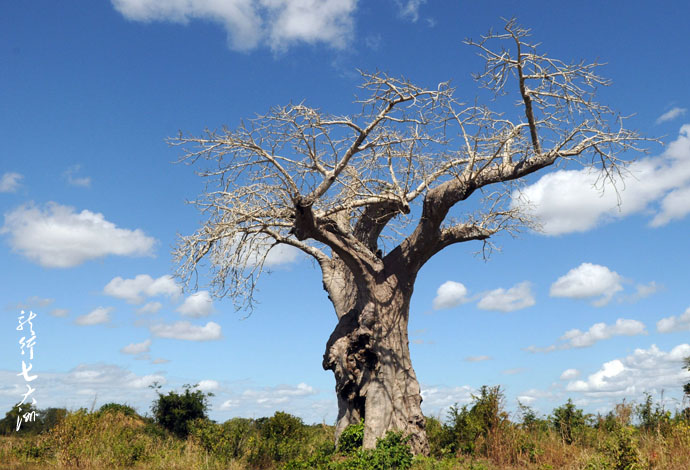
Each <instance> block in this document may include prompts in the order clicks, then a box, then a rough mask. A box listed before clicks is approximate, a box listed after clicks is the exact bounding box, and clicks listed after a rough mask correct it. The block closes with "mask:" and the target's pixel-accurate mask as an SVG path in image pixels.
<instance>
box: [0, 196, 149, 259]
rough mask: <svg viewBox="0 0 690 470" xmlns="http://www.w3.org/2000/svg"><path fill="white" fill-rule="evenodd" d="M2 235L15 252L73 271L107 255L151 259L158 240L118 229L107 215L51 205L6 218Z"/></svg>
mask: <svg viewBox="0 0 690 470" xmlns="http://www.w3.org/2000/svg"><path fill="white" fill-rule="evenodd" d="M0 233H2V234H9V236H10V245H11V246H12V248H13V249H14V250H15V251H18V252H19V253H21V254H22V255H24V256H26V257H27V258H29V259H30V260H32V261H34V262H37V263H38V264H40V265H41V266H45V267H48V268H71V267H73V266H77V265H79V264H82V263H84V262H86V261H88V260H92V259H98V258H102V257H104V256H107V255H119V256H150V255H151V254H152V250H153V246H154V244H155V240H154V239H153V238H151V237H148V236H146V235H145V234H144V232H142V231H141V230H139V229H136V230H127V229H121V228H118V227H117V226H116V225H115V224H113V223H112V222H109V221H107V220H106V219H105V217H104V216H103V214H99V213H95V212H91V211H88V210H83V211H81V212H79V213H77V212H75V211H74V208H72V207H68V206H62V205H60V204H57V203H54V202H51V203H48V204H47V206H46V207H45V209H41V208H39V207H36V206H34V205H32V204H28V205H24V206H21V207H18V208H17V209H15V210H13V211H11V212H9V213H7V214H5V225H4V226H3V227H2V229H0Z"/></svg>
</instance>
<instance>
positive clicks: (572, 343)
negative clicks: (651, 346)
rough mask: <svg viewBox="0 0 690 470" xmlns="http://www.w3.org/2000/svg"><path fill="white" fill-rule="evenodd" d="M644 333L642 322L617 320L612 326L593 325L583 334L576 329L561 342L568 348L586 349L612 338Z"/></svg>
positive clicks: (566, 334) (568, 333) (570, 331)
mask: <svg viewBox="0 0 690 470" xmlns="http://www.w3.org/2000/svg"><path fill="white" fill-rule="evenodd" d="M646 333H647V331H646V330H645V326H644V324H643V323H642V322H639V321H637V320H628V319H625V318H619V319H618V320H616V323H615V324H613V325H607V324H606V323H595V324H594V325H592V326H591V327H590V328H589V330H587V331H585V332H582V331H580V330H578V329H573V330H569V331H566V333H565V334H564V335H563V336H562V337H561V340H562V341H566V346H567V347H568V348H586V347H589V346H592V345H593V344H594V343H597V342H599V341H602V340H605V339H609V338H612V337H613V336H635V335H643V334H646Z"/></svg>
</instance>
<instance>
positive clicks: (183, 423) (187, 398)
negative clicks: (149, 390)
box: [151, 384, 213, 439]
mask: <svg viewBox="0 0 690 470" xmlns="http://www.w3.org/2000/svg"><path fill="white" fill-rule="evenodd" d="M153 388H155V389H156V390H157V393H158V400H156V401H155V402H154V403H153V406H152V407H151V411H152V412H153V417H154V419H155V420H156V422H157V423H158V424H160V425H161V426H163V427H164V428H165V429H167V430H168V431H170V432H172V433H173V434H175V435H176V436H178V437H180V438H182V439H185V438H186V437H187V435H188V434H189V424H190V423H191V422H192V421H194V420H195V419H206V418H207V416H206V412H207V411H208V398H209V397H212V396H213V394H212V393H204V392H202V391H201V390H194V391H192V389H193V388H194V387H192V386H191V385H184V387H183V388H184V393H179V394H178V393H177V392H175V391H170V392H168V394H167V395H163V394H162V393H160V392H159V391H158V389H159V388H160V386H158V385H157V384H154V385H153Z"/></svg>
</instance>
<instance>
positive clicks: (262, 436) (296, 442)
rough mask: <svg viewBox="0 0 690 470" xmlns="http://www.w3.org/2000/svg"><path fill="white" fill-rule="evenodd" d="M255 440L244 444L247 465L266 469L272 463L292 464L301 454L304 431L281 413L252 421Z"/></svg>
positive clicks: (296, 420)
mask: <svg viewBox="0 0 690 470" xmlns="http://www.w3.org/2000/svg"><path fill="white" fill-rule="evenodd" d="M255 425H256V427H257V429H258V436H250V438H249V441H248V442H247V447H248V455H247V461H248V463H249V464H250V465H251V466H252V468H257V467H258V468H266V467H269V466H271V465H272V464H273V463H274V462H278V463H285V462H288V461H290V460H294V459H296V458H298V457H300V455H301V454H302V453H303V452H304V450H305V443H306V437H307V427H306V426H305V425H304V423H303V422H302V420H301V419H300V418H298V417H296V416H292V415H291V414H288V413H283V412H282V411H276V413H275V414H274V415H273V416H271V417H270V418H260V419H257V420H256V421H255Z"/></svg>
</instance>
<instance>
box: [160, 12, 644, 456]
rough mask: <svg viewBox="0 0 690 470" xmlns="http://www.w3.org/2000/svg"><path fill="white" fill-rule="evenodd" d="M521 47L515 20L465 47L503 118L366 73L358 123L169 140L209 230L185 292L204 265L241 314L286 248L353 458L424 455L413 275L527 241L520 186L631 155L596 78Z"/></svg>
mask: <svg viewBox="0 0 690 470" xmlns="http://www.w3.org/2000/svg"><path fill="white" fill-rule="evenodd" d="M528 39H529V30H526V29H524V28H522V27H520V26H519V25H518V24H516V22H515V21H514V20H511V21H508V22H507V23H506V25H505V28H504V31H502V32H501V33H489V34H488V35H487V36H484V37H482V38H481V40H480V41H476V42H475V41H472V40H468V41H466V43H467V44H468V45H470V46H472V47H475V48H477V50H478V51H479V54H480V56H481V57H483V59H484V60H485V64H486V66H485V69H484V71H483V72H481V73H479V74H477V75H476V77H475V79H476V82H477V84H478V85H479V86H480V87H484V88H487V89H489V90H490V91H492V92H493V93H494V94H495V99H493V100H490V102H491V103H492V105H494V106H501V105H502V103H505V105H504V106H503V108H502V109H501V112H498V111H496V110H492V109H490V108H489V107H488V106H484V105H481V104H479V103H477V102H475V101H474V100H472V102H473V103H474V104H470V105H468V104H465V103H462V102H460V101H458V99H457V98H456V97H455V94H454V89H453V88H451V87H450V86H449V84H448V83H441V84H439V85H438V86H436V87H434V88H424V87H420V86H417V85H415V84H413V83H410V81H408V80H407V79H404V78H393V77H390V76H388V75H386V74H385V73H382V72H378V73H362V78H363V83H362V85H361V88H362V90H363V91H364V94H365V96H364V97H363V98H362V99H361V100H360V101H358V103H359V104H360V105H361V112H359V113H358V114H356V115H350V116H340V115H333V114H328V113H326V112H324V111H321V110H319V109H315V108H311V107H308V106H306V105H305V104H293V105H288V106H285V107H277V108H274V109H272V110H271V111H270V112H269V113H268V114H266V115H263V116H259V117H257V118H256V119H252V120H250V121H247V122H243V123H242V124H241V125H240V126H239V127H238V128H237V129H235V130H229V129H223V130H222V131H219V132H212V131H206V133H205V135H203V136H202V137H186V136H184V135H182V134H180V135H179V136H178V137H177V138H174V139H171V140H170V143H171V144H172V145H174V146H180V147H181V148H182V149H183V152H184V155H183V157H182V160H183V161H186V162H189V163H194V162H198V161H208V162H210V163H212V165H209V169H208V170H204V171H203V172H202V173H201V174H202V176H203V177H204V178H205V179H206V180H207V184H208V185H207V190H206V192H205V193H204V194H203V195H202V197H201V198H200V199H199V200H198V201H195V204H197V205H198V207H199V208H200V209H201V210H202V211H203V212H204V214H206V215H207V216H208V219H207V220H206V222H205V223H204V224H203V226H202V227H201V228H200V229H199V230H198V231H197V232H196V233H194V234H193V235H190V236H187V237H183V238H182V239H181V240H180V243H179V245H178V247H177V249H176V252H175V255H176V260H177V262H178V263H179V266H180V268H179V273H178V274H179V275H180V276H181V277H182V278H183V279H185V280H186V281H187V282H189V280H190V277H191V276H192V275H193V273H194V271H195V270H196V268H197V265H198V264H199V263H200V262H201V261H202V259H206V260H207V261H208V262H209V265H210V269H211V271H212V284H213V286H212V287H213V288H214V290H215V294H216V295H219V296H229V297H231V298H233V299H234V300H235V302H236V306H237V307H238V308H247V307H251V305H252V303H253V294H254V289H255V286H256V283H257V282H258V280H259V278H260V275H261V273H262V271H263V267H264V263H265V261H266V256H267V254H268V252H269V250H270V249H271V248H272V247H275V246H276V245H278V244H285V245H290V246H292V247H296V248H298V249H300V250H302V251H303V252H304V253H306V254H307V255H309V256H310V257H312V258H313V259H314V260H315V261H316V262H317V263H318V265H319V266H320V268H321V272H322V274H323V288H324V289H325V291H326V292H327V293H328V297H329V299H330V300H331V302H332V303H333V307H334V309H335V313H336V315H337V318H338V323H337V325H336V327H335V330H334V331H333V333H332V334H331V336H330V338H328V341H327V343H326V351H325V354H324V358H323V367H324V369H327V370H332V371H333V373H334V375H335V381H336V394H337V397H338V421H337V425H336V437H337V436H339V435H340V433H341V432H342V431H343V429H345V427H346V426H347V425H349V424H352V423H358V422H359V421H360V419H362V418H363V419H364V423H365V430H364V446H365V447H367V448H371V447H374V446H375V444H376V440H377V439H378V438H380V437H382V436H383V435H385V433H386V432H387V431H389V430H400V431H402V432H404V433H405V434H407V435H409V436H410V441H409V443H410V445H411V447H412V451H413V452H414V453H415V454H426V453H428V450H429V444H428V441H427V438H426V434H425V430H424V424H425V421H424V416H423V415H422V410H421V408H420V405H421V402H422V398H421V395H420V388H419V383H418V381H417V377H416V375H415V372H414V369H413V367H412V363H411V361H410V351H409V342H408V331H407V324H408V318H409V307H410V298H411V296H412V292H413V289H414V285H415V279H416V277H417V274H418V273H419V270H420V269H421V268H422V267H423V266H424V264H425V263H426V262H427V261H428V260H429V259H431V258H432V257H433V256H434V255H436V254H437V253H439V252H440V251H442V250H443V249H444V248H446V247H448V246H450V245H453V244H455V243H462V242H467V241H470V240H481V241H483V243H484V246H487V244H488V243H490V241H489V240H490V238H491V237H492V236H494V235H496V234H498V233H499V232H502V231H508V232H511V231H514V230H517V229H519V228H520V227H524V226H525V225H529V224H530V219H529V213H528V212H526V211H525V209H524V206H523V205H521V204H519V203H518V202H517V201H519V197H518V195H519V188H520V183H521V179H522V178H524V177H525V176H527V175H529V174H531V173H534V172H536V171H538V170H542V169H544V168H546V167H549V166H552V165H553V164H554V163H556V162H559V161H563V162H566V161H572V162H576V163H579V164H581V165H584V166H590V167H593V168H596V169H597V170H598V171H600V172H601V174H602V177H603V178H609V179H614V178H616V177H617V176H618V175H619V173H620V170H621V169H622V168H623V163H622V162H621V161H620V160H619V159H618V155H620V153H621V152H624V151H626V150H630V149H632V150H638V149H637V147H636V146H637V144H638V143H639V142H640V141H641V140H643V139H642V138H641V137H640V136H639V135H638V134H636V133H635V132H633V131H630V130H627V129H626V128H625V127H624V124H623V119H622V118H621V117H620V116H618V115H617V114H616V113H615V112H613V111H612V110H611V109H609V108H608V107H606V106H604V105H602V104H599V103H598V102H596V101H595V92H596V87H597V86H600V85H606V84H607V81H606V80H604V79H602V78H601V77H599V76H598V75H597V73H596V69H597V67H598V65H599V64H597V63H591V64H590V63H585V62H579V63H566V62H563V61H561V60H558V59H553V58H550V57H548V56H547V55H546V54H544V53H542V52H538V51H537V49H536V47H535V46H533V45H531V44H530V43H529V42H528ZM516 103H517V104H516ZM473 195H474V196H475V198H476V199H477V201H472V203H471V209H464V210H463V204H461V203H463V202H464V201H467V200H468V199H469V198H470V197H471V196H473Z"/></svg>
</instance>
